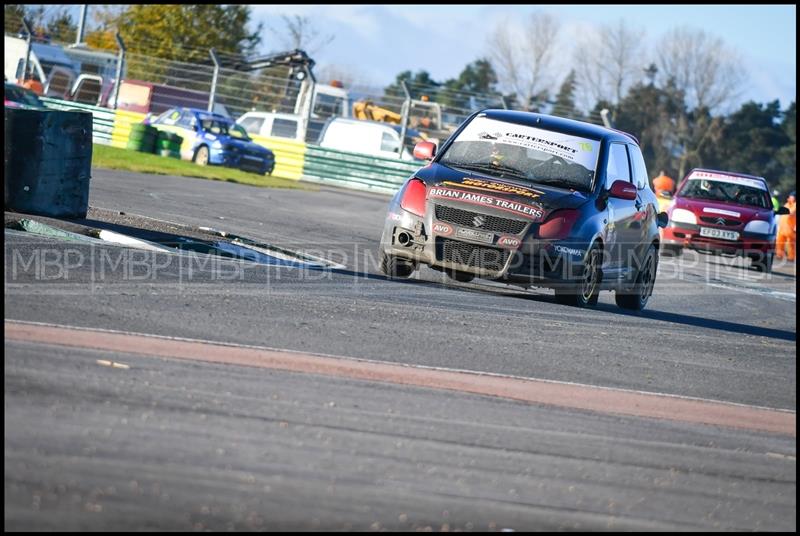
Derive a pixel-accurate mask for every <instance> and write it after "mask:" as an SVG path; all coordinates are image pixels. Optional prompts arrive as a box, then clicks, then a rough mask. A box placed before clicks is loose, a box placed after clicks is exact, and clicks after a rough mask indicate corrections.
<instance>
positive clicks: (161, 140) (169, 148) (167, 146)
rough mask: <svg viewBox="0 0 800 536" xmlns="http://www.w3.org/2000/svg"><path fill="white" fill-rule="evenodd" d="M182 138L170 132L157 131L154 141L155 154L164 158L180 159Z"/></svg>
mask: <svg viewBox="0 0 800 536" xmlns="http://www.w3.org/2000/svg"><path fill="white" fill-rule="evenodd" d="M182 143H183V138H182V137H181V136H178V135H177V134H173V133H172V132H166V131H164V130H159V131H158V138H157V139H156V154H160V155H161V156H166V157H169V158H180V157H181V144H182Z"/></svg>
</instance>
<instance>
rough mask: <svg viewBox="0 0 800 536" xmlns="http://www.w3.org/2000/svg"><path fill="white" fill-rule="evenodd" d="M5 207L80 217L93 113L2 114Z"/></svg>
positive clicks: (17, 111)
mask: <svg viewBox="0 0 800 536" xmlns="http://www.w3.org/2000/svg"><path fill="white" fill-rule="evenodd" d="M4 150H5V169H4V171H5V181H4V183H5V192H4V193H5V207H6V209H11V210H15V211H18V212H24V213H28V214H39V215H42V216H55V217H71V218H84V217H86V212H87V210H88V208H89V180H90V178H91V170H92V114H91V113H88V112H78V111H57V110H25V109H19V108H6V110H5V142H4Z"/></svg>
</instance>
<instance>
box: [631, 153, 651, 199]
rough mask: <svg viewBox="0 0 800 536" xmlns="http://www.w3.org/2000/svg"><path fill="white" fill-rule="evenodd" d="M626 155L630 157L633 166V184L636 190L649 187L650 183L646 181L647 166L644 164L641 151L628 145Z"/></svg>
mask: <svg viewBox="0 0 800 536" xmlns="http://www.w3.org/2000/svg"><path fill="white" fill-rule="evenodd" d="M628 153H629V154H630V156H631V164H633V182H634V183H635V184H636V188H638V189H639V190H644V189H645V188H647V187H648V186H650V181H648V180H647V166H645V164H644V157H643V156H642V151H641V149H639V148H638V147H636V146H635V145H628Z"/></svg>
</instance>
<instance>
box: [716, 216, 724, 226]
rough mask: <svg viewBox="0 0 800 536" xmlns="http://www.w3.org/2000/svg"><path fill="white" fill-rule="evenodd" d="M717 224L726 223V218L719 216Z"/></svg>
mask: <svg viewBox="0 0 800 536" xmlns="http://www.w3.org/2000/svg"><path fill="white" fill-rule="evenodd" d="M717 225H725V218H717Z"/></svg>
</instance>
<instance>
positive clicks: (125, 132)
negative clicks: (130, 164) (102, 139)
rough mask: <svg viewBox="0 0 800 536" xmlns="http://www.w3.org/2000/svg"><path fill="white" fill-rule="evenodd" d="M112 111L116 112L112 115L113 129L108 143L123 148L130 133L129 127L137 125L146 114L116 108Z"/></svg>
mask: <svg viewBox="0 0 800 536" xmlns="http://www.w3.org/2000/svg"><path fill="white" fill-rule="evenodd" d="M114 113H115V114H116V115H115V117H114V130H113V132H112V133H111V143H110V144H109V145H111V146H112V147H117V148H119V149H125V148H126V147H127V145H128V139H129V138H130V135H131V128H132V127H133V125H138V124H140V123H141V122H142V121H144V118H145V117H147V115H145V114H140V113H138V112H128V111H125V110H116V111H115V112H114Z"/></svg>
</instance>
